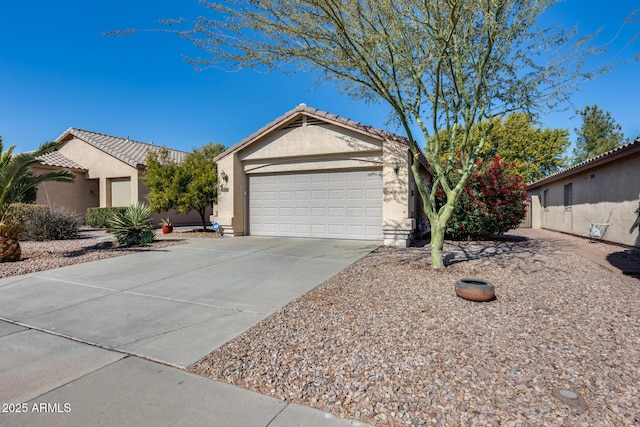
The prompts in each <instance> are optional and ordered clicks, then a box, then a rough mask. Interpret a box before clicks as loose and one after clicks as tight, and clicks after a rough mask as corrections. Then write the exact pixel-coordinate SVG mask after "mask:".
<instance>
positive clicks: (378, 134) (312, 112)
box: [214, 106, 408, 162]
mask: <svg viewBox="0 0 640 427" xmlns="http://www.w3.org/2000/svg"><path fill="white" fill-rule="evenodd" d="M299 116H307V117H311V118H314V119H317V120H321V121H323V122H326V123H328V124H332V125H335V126H338V127H341V128H343V129H348V130H351V131H354V132H358V133H360V134H362V135H366V136H369V137H373V138H377V139H378V140H380V141H385V140H390V141H391V140H392V141H396V142H400V143H403V144H407V145H408V141H407V140H406V138H404V137H401V136H399V135H394V134H392V133H390V132H386V131H383V130H380V129H376V128H373V127H370V126H366V125H363V124H362V123H359V122H355V121H352V120H349V119H344V118H341V117H340V116H336V115H334V114H331V113H327V112H324V111H320V110H318V109H314V108H310V107H307V106H298V107H296V108H294V109H293V110H290V111H288V112H287V113H285V114H284V115H282V116H280V117H278V118H277V119H275V120H273V121H272V122H270V123H269V124H267V125H266V126H264V127H262V128H260V129H259V130H257V131H256V132H254V133H253V134H251V135H249V136H248V137H246V138H245V139H243V140H242V141H240V142H238V143H237V144H235V145H233V146H232V147H231V148H229V149H228V150H226V151H225V152H223V153H221V154H219V155H218V156H217V157H215V158H214V161H216V162H217V161H219V160H221V159H223V158H225V157H227V156H228V155H230V154H233V153H236V152H238V151H240V150H242V149H244V148H245V147H247V146H249V145H251V144H253V143H254V142H256V141H258V140H260V139H262V138H263V137H264V136H266V135H268V134H269V133H271V132H274V131H276V130H278V129H280V128H282V127H284V126H286V125H287V124H288V123H290V122H292V121H294V120H295V119H297V118H298V117H299ZM343 121H346V123H343ZM363 128H364V129H363Z"/></svg>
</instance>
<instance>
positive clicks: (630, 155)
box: [527, 139, 640, 247]
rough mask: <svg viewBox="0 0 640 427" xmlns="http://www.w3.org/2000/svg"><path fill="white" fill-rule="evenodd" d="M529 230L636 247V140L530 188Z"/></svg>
mask: <svg viewBox="0 0 640 427" xmlns="http://www.w3.org/2000/svg"><path fill="white" fill-rule="evenodd" d="M527 192H528V194H529V196H530V197H531V200H532V204H531V212H532V226H533V227H534V228H545V229H549V230H554V231H561V232H563V233H569V234H575V235H578V236H588V235H589V230H590V225H591V224H600V225H599V229H600V231H601V234H602V236H601V238H602V240H606V241H609V242H613V243H619V244H623V245H627V246H635V247H640V236H639V234H638V227H637V226H636V225H637V224H638V215H637V214H636V213H635V211H636V209H638V203H640V139H637V140H636V141H635V142H632V143H629V144H625V145H623V146H621V147H618V148H616V149H613V150H611V151H609V152H607V153H604V154H601V155H600V156H597V157H594V158H592V159H589V160H586V161H584V162H582V163H579V164H577V165H575V166H573V167H570V168H568V169H566V170H564V171H561V172H558V173H556V174H553V175H551V176H548V177H546V178H544V179H541V180H539V181H536V182H534V183H533V184H531V185H529V187H528V189H527Z"/></svg>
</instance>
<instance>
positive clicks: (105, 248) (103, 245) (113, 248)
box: [63, 241, 166, 258]
mask: <svg viewBox="0 0 640 427" xmlns="http://www.w3.org/2000/svg"><path fill="white" fill-rule="evenodd" d="M152 246H153V245H152V244H151V245H141V246H117V245H116V244H115V243H114V242H111V241H107V242H99V243H96V244H95V245H91V246H86V247H84V248H82V249H78V250H75V251H70V252H66V253H65V254H64V255H63V257H64V258H76V257H79V256H82V255H86V254H90V253H93V252H116V253H119V252H125V253H135V252H147V251H153V252H166V249H164V248H157V249H153V247H152Z"/></svg>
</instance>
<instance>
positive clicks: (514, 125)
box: [441, 113, 571, 182]
mask: <svg viewBox="0 0 640 427" xmlns="http://www.w3.org/2000/svg"><path fill="white" fill-rule="evenodd" d="M480 126H484V127H488V126H491V132H490V133H489V134H488V135H487V137H486V138H487V140H486V143H485V146H484V148H483V149H482V152H481V153H480V156H479V157H481V158H482V159H483V160H488V159H491V158H492V157H494V156H499V157H500V158H501V159H503V160H504V161H505V162H507V163H513V164H514V167H513V168H510V170H511V171H512V172H514V173H516V174H518V175H520V176H522V177H524V179H525V181H526V182H533V181H536V180H538V179H541V178H544V177H545V176H548V175H551V174H552V173H555V172H558V171H559V170H561V169H563V168H565V167H566V166H567V165H568V159H567V158H566V157H565V156H564V153H565V151H566V150H567V148H569V145H571V142H570V141H569V131H568V130H566V129H549V128H542V127H540V126H535V123H534V122H533V121H532V120H531V119H530V118H529V117H528V116H527V115H526V114H525V113H512V114H510V115H509V116H507V118H506V119H502V118H500V117H496V118H493V119H491V123H482V124H481V125H480ZM478 128H479V126H474V127H473V129H472V131H471V137H472V138H474V137H476V138H477V137H478V136H477V135H478V134H479V129H478ZM458 135H460V133H458ZM443 138H446V136H443ZM460 144H461V141H460V136H458V140H457V141H456V145H457V146H458V147H459V146H460ZM441 161H442V162H444V163H446V161H447V158H446V157H444V158H441Z"/></svg>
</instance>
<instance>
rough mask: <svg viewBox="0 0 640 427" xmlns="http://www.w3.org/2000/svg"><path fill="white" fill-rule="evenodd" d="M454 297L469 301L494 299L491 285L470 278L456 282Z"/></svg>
mask: <svg viewBox="0 0 640 427" xmlns="http://www.w3.org/2000/svg"><path fill="white" fill-rule="evenodd" d="M456 295H458V296H459V297H460V298H464V299H468V300H469V301H491V300H493V299H495V298H496V293H495V289H494V288H493V285H492V284H491V283H489V282H486V281H484V280H481V279H471V278H464V279H460V280H458V281H457V282H456Z"/></svg>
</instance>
